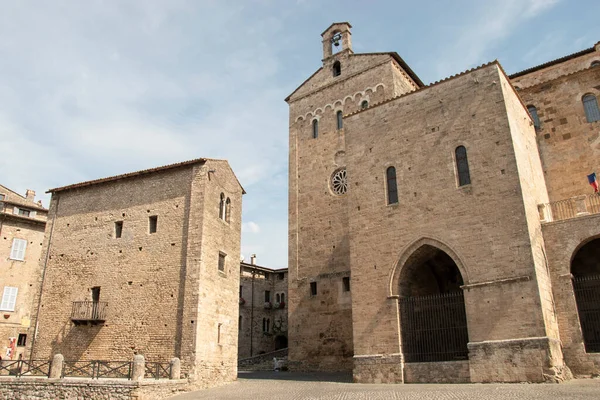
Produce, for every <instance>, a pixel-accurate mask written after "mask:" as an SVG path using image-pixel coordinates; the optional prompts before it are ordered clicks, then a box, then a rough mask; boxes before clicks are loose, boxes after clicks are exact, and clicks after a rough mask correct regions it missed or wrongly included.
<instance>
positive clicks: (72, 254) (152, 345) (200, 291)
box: [33, 160, 242, 382]
mask: <svg viewBox="0 0 600 400" xmlns="http://www.w3.org/2000/svg"><path fill="white" fill-rule="evenodd" d="M209 170H214V171H215V172H209ZM221 192H224V193H226V195H227V196H228V197H230V198H231V201H232V207H231V211H232V212H231V220H230V222H229V223H225V222H224V221H222V220H220V219H219V217H218V207H219V196H220V193H221ZM241 196H242V189H241V187H240V186H239V184H238V183H237V180H236V179H235V176H234V175H233V172H232V171H231V169H230V168H229V166H228V165H227V163H226V162H225V161H215V160H209V161H207V162H206V163H205V164H193V165H191V166H190V165H188V166H186V167H179V168H173V169H168V170H163V171H159V172H154V173H152V174H146V175H142V176H137V177H134V178H129V179H122V180H116V181H111V182H107V183H103V184H96V185H91V186H87V187H83V188H79V189H71V190H65V191H59V192H57V193H54V195H53V197H52V200H51V205H50V222H49V224H48V231H47V232H48V233H50V232H52V235H50V234H48V235H46V237H45V242H44V243H45V245H44V249H45V250H46V249H49V257H48V263H47V265H46V279H45V282H44V289H43V295H42V302H41V309H40V314H39V325H38V336H37V338H36V343H35V344H34V349H33V351H34V357H35V358H38V359H40V358H42V359H43V358H49V357H51V356H52V355H53V354H56V353H61V354H63V355H64V356H65V359H66V360H90V359H109V360H119V359H123V360H127V359H131V358H132V357H133V355H134V354H136V353H137V354H143V355H144V356H145V358H146V360H147V361H156V360H164V361H166V360H170V359H171V358H172V357H179V358H181V360H182V371H183V372H184V373H186V374H189V375H190V377H191V378H192V379H198V380H200V381H204V380H205V381H207V382H218V381H223V380H225V381H229V380H232V379H235V373H236V366H235V364H236V350H237V287H238V282H239V276H238V274H237V273H235V272H236V265H237V262H238V257H239V249H240V231H241ZM150 216H158V227H157V232H156V233H152V234H150V233H149V231H148V224H149V222H148V218H149V217H150ZM116 221H123V232H122V237H121V238H115V237H114V229H115V228H114V224H115V222H116ZM50 236H51V237H50ZM219 251H222V252H224V253H225V254H227V255H228V258H227V264H226V273H225V274H222V275H223V276H222V275H221V274H220V273H219V272H218V270H217V269H218V268H217V264H218V254H219ZM42 259H44V257H42ZM95 286H100V287H101V289H100V301H106V302H108V310H107V318H106V322H105V323H104V324H99V325H93V326H90V325H74V324H73V323H72V322H71V321H70V314H71V307H72V303H73V302H74V301H82V300H88V301H89V300H91V299H92V298H91V288H92V287H95ZM219 324H221V328H220V330H221V337H220V343H217V341H218V337H217V336H218V325H219Z"/></svg>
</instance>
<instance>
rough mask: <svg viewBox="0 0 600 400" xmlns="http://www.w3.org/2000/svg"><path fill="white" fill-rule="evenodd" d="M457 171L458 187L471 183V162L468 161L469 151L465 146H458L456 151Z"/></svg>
mask: <svg viewBox="0 0 600 400" xmlns="http://www.w3.org/2000/svg"><path fill="white" fill-rule="evenodd" d="M455 155H456V171H457V172H458V186H464V185H468V184H470V183H471V175H470V174H469V162H468V161H467V149H466V148H465V146H458V147H457V148H456V150H455Z"/></svg>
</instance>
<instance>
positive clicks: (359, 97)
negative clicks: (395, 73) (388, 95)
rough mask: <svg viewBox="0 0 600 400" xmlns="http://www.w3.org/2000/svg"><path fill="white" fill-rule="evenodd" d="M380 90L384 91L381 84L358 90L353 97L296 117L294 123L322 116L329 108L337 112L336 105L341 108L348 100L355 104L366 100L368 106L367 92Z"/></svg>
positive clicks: (383, 86)
mask: <svg viewBox="0 0 600 400" xmlns="http://www.w3.org/2000/svg"><path fill="white" fill-rule="evenodd" d="M380 88H381V89H385V85H384V84H383V83H378V84H377V85H375V86H374V87H368V88H366V89H365V90H360V91H358V92H356V93H354V94H353V95H347V96H345V97H344V98H342V99H337V100H335V101H334V102H333V103H328V104H326V105H325V106H324V107H323V108H321V107H319V108H317V109H315V110H314V111H309V112H307V113H306V114H304V115H299V116H297V117H296V120H295V122H299V121H303V120H310V119H313V118H314V117H315V116H316V115H317V114H318V113H321V114H323V113H324V111H326V110H327V108H328V107H329V108H331V109H332V110H337V108H338V107H336V105H337V104H338V103H339V104H340V106H339V107H343V106H344V104H346V100H350V101H351V102H353V103H356V102H357V100H358V101H361V102H362V101H363V100H367V101H369V104H370V103H371V102H370V99H369V97H368V94H367V92H370V93H376V92H377V91H378V90H379V89H380ZM357 105H360V104H358V103H357Z"/></svg>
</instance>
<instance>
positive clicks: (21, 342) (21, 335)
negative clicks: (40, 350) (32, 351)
mask: <svg viewBox="0 0 600 400" xmlns="http://www.w3.org/2000/svg"><path fill="white" fill-rule="evenodd" d="M26 345H27V335H26V334H25V333H19V337H18V339H17V346H19V347H25V346H26Z"/></svg>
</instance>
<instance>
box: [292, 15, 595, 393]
mask: <svg viewBox="0 0 600 400" xmlns="http://www.w3.org/2000/svg"><path fill="white" fill-rule="evenodd" d="M350 28H351V27H350V25H349V24H348V23H336V24H333V25H332V26H330V27H329V28H328V29H327V30H326V31H325V32H324V33H323V34H322V37H323V66H322V67H321V68H320V69H319V70H318V71H317V72H315V73H314V74H313V75H312V76H311V77H310V78H309V79H308V80H307V81H305V82H304V83H303V84H302V85H301V86H300V87H299V88H298V89H297V90H296V91H294V92H293V93H292V94H291V95H290V96H289V97H288V98H287V99H286V101H287V102H288V104H289V107H290V160H289V163H290V168H289V173H290V177H289V202H290V204H289V241H290V242H289V251H290V254H289V266H288V267H289V300H290V301H289V340H290V342H289V358H290V365H291V367H292V368H293V367H294V366H295V367H296V368H309V369H352V370H353V372H354V379H355V380H356V381H358V382H432V381H438V382H466V381H470V382H492V381H495V382H516V381H545V380H562V379H565V378H568V377H570V370H573V372H575V373H576V374H592V373H597V372H598V371H599V367H600V357H599V354H596V353H595V352H600V346H599V345H597V344H596V343H598V344H600V334H599V333H598V332H600V321H598V320H599V319H598V318H597V317H595V319H594V317H593V316H592V317H590V315H591V314H586V312H587V311H586V310H588V309H589V308H590V307H591V309H592V311H593V310H596V312H598V313H600V298H597V297H594V295H593V294H590V293H593V290H591V289H590V288H593V287H596V286H594V285H597V289H598V290H600V262H598V259H599V258H597V257H596V256H598V255H600V239H597V238H598V237H600V224H599V223H598V222H600V221H599V220H600V215H599V214H598V213H600V201H599V200H600V196H597V195H595V194H592V195H589V196H581V197H577V198H572V197H573V196H578V195H583V194H585V193H589V192H590V190H591V189H590V186H589V185H588V184H587V179H586V175H588V174H590V173H591V172H593V171H594V170H596V169H598V167H599V165H598V157H597V155H594V154H595V152H596V151H597V148H598V143H600V132H599V126H598V123H599V122H598V121H599V120H600V111H598V104H597V99H596V98H597V96H598V94H600V90H599V88H600V86H598V85H599V84H600V68H597V67H596V66H597V64H599V63H600V53H599V52H598V50H599V46H598V45H596V47H595V48H591V49H587V50H585V51H583V52H580V53H577V54H574V55H572V56H568V57H564V58H562V59H559V60H555V61H553V62H550V63H547V64H544V65H542V66H539V67H536V68H532V69H530V70H527V71H523V72H521V73H519V74H515V75H514V76H513V78H512V80H511V78H509V77H508V76H507V75H506V74H505V73H504V71H503V69H502V67H501V66H500V64H499V63H497V62H492V63H489V64H486V65H483V66H481V67H479V68H476V69H473V70H470V71H467V72H464V73H461V74H458V75H456V76H453V77H450V78H448V79H445V80H443V81H440V82H436V83H434V84H431V85H428V86H425V85H424V84H423V83H422V82H421V81H420V80H419V78H418V77H417V76H416V75H415V73H414V72H413V71H412V70H411V69H410V68H409V67H408V66H407V65H406V63H405V62H404V61H403V60H402V59H401V58H400V57H399V56H398V55H397V54H396V53H367V54H354V53H353V51H352V46H351V40H350V37H351V36H350ZM340 45H341V49H340V51H338V52H337V53H334V52H333V51H332V48H333V49H335V48H337V47H340ZM528 111H529V113H528ZM530 114H531V115H530ZM564 164H568V166H567V165H564ZM569 207H570V208H569ZM567 208H568V210H567V211H564V209H567ZM569 210H570V211H569ZM559 220H560V221H559ZM573 237H575V238H574V239H573ZM565 243H568V246H566V247H567V248H566V249H565ZM582 252H583V253H582ZM596 276H597V277H596ZM570 277H574V281H573V283H571V280H570V279H569V278H570ZM350 278H351V282H350ZM582 280H583V281H582ZM580 281H582V282H583V283H581V282H580ZM350 283H351V286H350ZM578 288H579V289H578ZM574 298H575V299H576V301H575V300H574ZM575 303H577V304H575ZM578 308H579V309H580V312H579V316H578V313H577V310H578ZM581 310H584V311H581ZM588 311H589V310H588ZM596 315H597V314H596ZM579 321H581V323H580V322H579ZM594 321H595V322H594Z"/></svg>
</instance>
